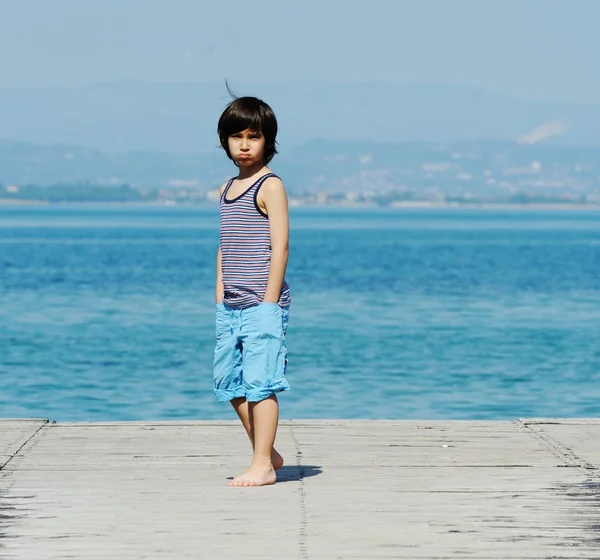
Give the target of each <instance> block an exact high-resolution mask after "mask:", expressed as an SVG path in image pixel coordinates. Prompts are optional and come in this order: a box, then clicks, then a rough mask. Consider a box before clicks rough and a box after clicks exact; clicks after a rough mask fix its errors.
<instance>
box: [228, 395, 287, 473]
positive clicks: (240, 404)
mask: <svg viewBox="0 0 600 560" xmlns="http://www.w3.org/2000/svg"><path fill="white" fill-rule="evenodd" d="M231 406H233V408H234V410H235V411H236V413H237V415H238V416H239V418H240V420H241V421H242V424H243V425H244V428H245V429H246V433H247V434H248V437H249V438H250V443H251V444H252V449H253V450H254V433H253V431H252V419H251V418H250V410H251V409H250V406H249V405H248V401H247V400H246V399H245V398H244V397H240V398H238V399H233V400H232V401H231ZM271 463H273V468H274V469H275V470H276V471H277V470H279V469H280V468H281V467H283V457H282V456H281V455H280V454H279V453H278V452H277V450H276V449H275V448H274V447H273V451H272V452H271Z"/></svg>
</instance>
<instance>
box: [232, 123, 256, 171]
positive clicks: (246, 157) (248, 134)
mask: <svg viewBox="0 0 600 560" xmlns="http://www.w3.org/2000/svg"><path fill="white" fill-rule="evenodd" d="M227 142H228V144H229V153H230V154H231V157H232V158H233V161H234V162H235V164H236V165H237V166H238V167H250V166H251V165H255V164H256V163H259V162H262V161H263V160H264V154H265V137H264V136H263V135H262V134H261V133H260V132H254V131H253V130H249V129H246V130H243V131H242V132H236V133H235V134H232V135H231V136H230V137H229V138H228V140H227Z"/></svg>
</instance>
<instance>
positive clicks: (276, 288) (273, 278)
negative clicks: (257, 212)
mask: <svg viewBox="0 0 600 560" xmlns="http://www.w3.org/2000/svg"><path fill="white" fill-rule="evenodd" d="M259 197H260V199H261V200H260V202H262V205H264V209H265V212H266V214H267V217H268V218H269V231H270V234H271V265H270V267H269V280H268V282H267V291H266V292H265V298H264V301H265V302H270V303H277V302H278V301H279V295H280V293H281V286H282V284H283V279H284V278H285V270H286V268H287V262H288V254H289V217H288V200H287V195H286V192H285V187H284V186H283V183H282V181H281V179H279V178H278V177H270V178H269V179H267V180H266V181H265V182H264V184H263V186H262V187H261V189H260V191H259Z"/></svg>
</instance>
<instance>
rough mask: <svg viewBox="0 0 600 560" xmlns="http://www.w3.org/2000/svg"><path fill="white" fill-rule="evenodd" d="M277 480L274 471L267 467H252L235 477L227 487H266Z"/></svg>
mask: <svg viewBox="0 0 600 560" xmlns="http://www.w3.org/2000/svg"><path fill="white" fill-rule="evenodd" d="M276 480H277V476H276V475H275V469H274V468H273V467H272V466H271V465H269V466H268V467H253V466H252V465H250V468H249V469H248V470H247V471H246V472H245V473H244V474H241V475H240V476H236V477H235V478H234V479H233V480H232V481H231V482H229V484H227V486H267V485H269V484H274V483H275V481H276Z"/></svg>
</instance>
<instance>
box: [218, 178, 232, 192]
mask: <svg viewBox="0 0 600 560" xmlns="http://www.w3.org/2000/svg"><path fill="white" fill-rule="evenodd" d="M230 182H231V179H230V180H229V181H225V182H224V183H223V184H222V185H221V186H220V187H219V193H220V194H221V195H222V194H223V193H224V192H225V189H226V188H227V185H229V183H230Z"/></svg>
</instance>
